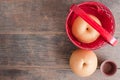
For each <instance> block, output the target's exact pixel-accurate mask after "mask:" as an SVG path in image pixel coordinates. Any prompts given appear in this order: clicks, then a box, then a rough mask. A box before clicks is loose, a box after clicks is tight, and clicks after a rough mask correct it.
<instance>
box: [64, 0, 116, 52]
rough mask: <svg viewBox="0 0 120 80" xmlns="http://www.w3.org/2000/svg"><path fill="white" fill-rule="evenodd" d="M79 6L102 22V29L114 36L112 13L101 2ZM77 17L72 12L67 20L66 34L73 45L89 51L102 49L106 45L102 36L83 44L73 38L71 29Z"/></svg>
mask: <svg viewBox="0 0 120 80" xmlns="http://www.w3.org/2000/svg"><path fill="white" fill-rule="evenodd" d="M78 6H79V7H80V8H81V9H83V10H84V11H85V12H86V13H88V14H91V15H94V16H96V17H97V18H98V19H99V20H100V21H101V24H102V27H103V28H104V29H105V30H106V31H108V32H109V33H110V34H111V35H113V34H114V31H115V20H114V17H113V15H112V13H111V11H110V10H109V9H108V8H107V7H106V6H105V5H103V4H102V3H100V2H93V1H89V2H84V3H81V4H78ZM76 17H77V15H76V14H75V13H74V12H72V11H70V12H69V14H68V16H67V19H66V32H67V35H68V37H69V39H70V40H71V41H72V43H73V44H74V45H76V46H77V47H79V48H81V49H88V50H94V49H98V48H100V47H102V46H103V45H104V44H105V43H106V41H105V40H104V38H103V37H102V36H100V37H99V38H98V39H97V40H96V41H94V42H92V43H82V42H80V41H78V40H77V39H76V38H75V37H74V36H73V34H72V30H71V29H72V24H73V22H74V20H75V19H76Z"/></svg>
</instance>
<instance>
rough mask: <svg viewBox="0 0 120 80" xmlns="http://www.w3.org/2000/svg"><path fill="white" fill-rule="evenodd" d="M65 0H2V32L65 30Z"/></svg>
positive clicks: (66, 7) (0, 22)
mask: <svg viewBox="0 0 120 80" xmlns="http://www.w3.org/2000/svg"><path fill="white" fill-rule="evenodd" d="M67 11H68V6H67V4H66V2H65V1H64V0H62V1H59V2H58V1H56V0H51V1H49V0H17V1H15V0H10V1H9V0H1V1H0V32H3V33H5V32H8V31H10V32H12V31H14V32H24V31H28V32H36V31H38V32H39V31H64V27H65V18H66V14H67Z"/></svg>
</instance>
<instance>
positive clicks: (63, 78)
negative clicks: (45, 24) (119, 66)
mask: <svg viewBox="0 0 120 80" xmlns="http://www.w3.org/2000/svg"><path fill="white" fill-rule="evenodd" d="M98 75H99V76H98ZM118 75H120V70H118V72H117V73H116V74H115V75H114V76H112V77H106V76H104V75H102V74H101V72H100V70H96V72H95V73H94V74H93V75H91V76H90V77H87V78H81V77H78V76H76V75H75V74H73V72H71V70H69V69H51V70H50V69H38V68H35V69H33V68H32V69H30V70H25V69H7V70H6V69H4V70H0V80H74V79H75V80H112V79H114V80H118V79H119V76H118Z"/></svg>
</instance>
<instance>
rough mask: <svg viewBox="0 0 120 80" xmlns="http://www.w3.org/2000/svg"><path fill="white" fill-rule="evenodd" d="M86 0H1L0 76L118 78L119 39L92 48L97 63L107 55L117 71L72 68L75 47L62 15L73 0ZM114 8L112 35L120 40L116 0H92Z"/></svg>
mask: <svg viewBox="0 0 120 80" xmlns="http://www.w3.org/2000/svg"><path fill="white" fill-rule="evenodd" d="M83 1H88V0H61V1H58V0H0V80H21V79H22V80H113V79H114V80H119V75H120V61H119V59H120V54H119V52H120V47H119V46H120V43H118V45H117V46H115V47H111V46H110V45H106V46H105V47H102V48H100V49H98V50H95V51H94V52H95V53H96V55H97V57H98V60H99V65H100V64H101V62H102V61H104V60H106V59H110V60H113V61H115V62H116V64H117V66H118V69H117V70H118V71H117V74H116V75H114V76H112V77H105V76H103V75H102V74H101V72H100V70H99V66H98V68H97V70H96V72H95V73H94V74H93V75H92V76H90V77H88V78H81V77H78V76H76V75H75V74H74V73H73V72H71V70H70V68H69V57H70V55H71V53H72V51H74V50H75V49H76V47H75V46H74V45H73V44H72V43H71V42H70V41H69V39H68V37H67V35H66V32H65V19H66V16H67V13H68V12H69V7H70V5H71V4H73V3H81V2H83ZM95 1H100V2H102V3H104V4H105V5H106V6H108V7H109V8H110V10H111V11H112V12H113V14H114V17H115V21H116V31H115V37H116V38H117V39H118V41H119V40H120V27H119V26H120V24H119V23H120V15H119V14H120V10H119V4H120V1H119V0H116V1H114V0H95Z"/></svg>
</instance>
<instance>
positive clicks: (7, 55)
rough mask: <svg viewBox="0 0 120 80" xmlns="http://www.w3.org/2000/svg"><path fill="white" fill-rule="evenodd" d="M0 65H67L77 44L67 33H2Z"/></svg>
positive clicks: (0, 39) (0, 37)
mask: <svg viewBox="0 0 120 80" xmlns="http://www.w3.org/2000/svg"><path fill="white" fill-rule="evenodd" d="M0 44H1V45H0V65H20V66H28V65H33V66H34V65H36V66H48V67H49V66H53V67H55V66H59V65H60V66H66V65H67V64H68V59H69V55H70V53H71V52H72V51H73V50H74V49H75V46H73V45H72V43H71V42H69V40H68V38H67V37H66V35H65V34H58V35H45V36H41V35H39V34H38V35H0Z"/></svg>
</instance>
